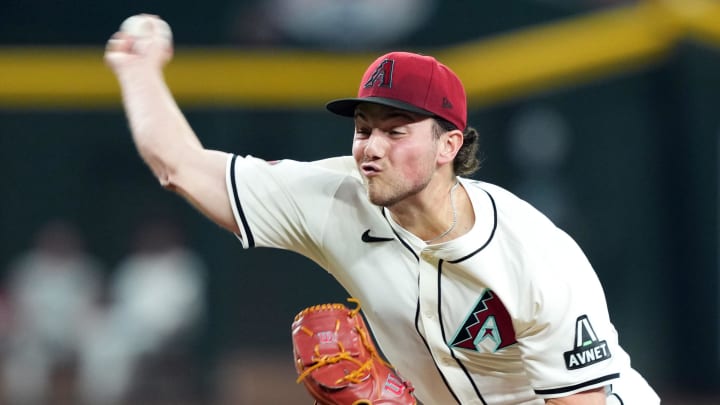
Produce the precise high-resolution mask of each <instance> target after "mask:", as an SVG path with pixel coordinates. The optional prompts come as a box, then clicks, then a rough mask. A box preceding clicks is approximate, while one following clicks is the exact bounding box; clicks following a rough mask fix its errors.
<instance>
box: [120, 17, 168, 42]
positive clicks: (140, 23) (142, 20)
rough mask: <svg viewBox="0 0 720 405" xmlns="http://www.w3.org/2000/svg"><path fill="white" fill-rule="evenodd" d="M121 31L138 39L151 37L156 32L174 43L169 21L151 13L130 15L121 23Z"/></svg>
mask: <svg viewBox="0 0 720 405" xmlns="http://www.w3.org/2000/svg"><path fill="white" fill-rule="evenodd" d="M120 31H121V32H124V33H126V34H128V35H130V36H133V37H135V38H138V39H144V38H150V37H152V36H153V35H155V34H156V35H158V36H159V37H161V38H163V39H165V40H167V41H168V42H170V43H172V30H171V29H170V26H169V25H168V23H166V22H165V21H163V20H161V19H160V18H158V17H156V16H152V15H149V14H138V15H134V16H131V17H128V18H127V19H125V21H123V22H122V24H120Z"/></svg>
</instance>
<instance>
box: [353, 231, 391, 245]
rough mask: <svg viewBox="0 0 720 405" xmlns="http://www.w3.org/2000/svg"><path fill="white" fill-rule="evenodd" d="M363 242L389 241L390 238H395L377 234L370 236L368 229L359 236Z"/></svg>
mask: <svg viewBox="0 0 720 405" xmlns="http://www.w3.org/2000/svg"><path fill="white" fill-rule="evenodd" d="M361 239H362V241H363V242H367V243H374V242H389V241H391V240H395V238H381V237H379V236H372V235H370V230H369V229H368V230H367V231H365V232H363V234H362V237H361Z"/></svg>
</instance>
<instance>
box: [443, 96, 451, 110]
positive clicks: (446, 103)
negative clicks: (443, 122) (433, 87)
mask: <svg viewBox="0 0 720 405" xmlns="http://www.w3.org/2000/svg"><path fill="white" fill-rule="evenodd" d="M442 108H449V109H452V108H453V105H452V103H451V102H450V100H448V98H447V97H443V101H442Z"/></svg>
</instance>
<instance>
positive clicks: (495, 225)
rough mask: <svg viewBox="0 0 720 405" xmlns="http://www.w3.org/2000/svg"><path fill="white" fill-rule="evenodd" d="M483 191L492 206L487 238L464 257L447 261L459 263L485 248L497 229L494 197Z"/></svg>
mask: <svg viewBox="0 0 720 405" xmlns="http://www.w3.org/2000/svg"><path fill="white" fill-rule="evenodd" d="M483 191H485V194H487V196H488V198H490V203H491V204H492V208H493V228H492V231H491V232H490V237H489V238H488V240H487V241H485V243H483V245H482V246H480V247H479V248H477V250H475V251H474V252H472V253H470V254H469V255H466V256H464V257H461V258H459V259H456V260H448V263H460V262H461V261H463V260H466V259H468V258H470V257H472V256H473V255H475V254H476V253H478V252H480V251H481V250H483V249H485V248H486V247H487V245H489V244H490V241H491V240H492V239H493V237H494V236H495V231H496V230H497V226H498V219H497V206H496V205H495V199H494V198H492V195H490V193H488V192H487V191H486V190H483ZM438 285H439V284H438Z"/></svg>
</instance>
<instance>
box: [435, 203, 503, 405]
mask: <svg viewBox="0 0 720 405" xmlns="http://www.w3.org/2000/svg"><path fill="white" fill-rule="evenodd" d="M493 207H494V205H493ZM496 217H497V216H496ZM493 233H495V232H494V230H493ZM489 239H492V236H491V237H490V238H489ZM488 242H489V240H488ZM485 246H487V243H485V244H484V245H483V247H485ZM480 250H482V248H480V249H478V250H477V251H476V252H479V251H480ZM444 262H445V261H444V260H442V259H441V260H440V261H439V262H438V268H437V270H438V271H437V277H438V280H437V283H438V291H437V295H438V297H437V302H438V308H437V312H438V322H439V323H440V332H441V333H442V338H443V342H447V337H446V336H445V326H443V318H442V293H441V291H442V280H441V279H442V265H443V263H444ZM447 348H448V350H450V355H451V356H452V358H453V359H455V362H456V363H457V365H458V366H460V368H461V369H462V371H463V373H465V376H466V377H467V379H468V381H470V384H471V385H472V387H473V390H474V391H475V394H477V396H478V398H479V399H480V401H481V402H482V403H483V405H487V402H485V398H483V396H482V394H481V393H480V390H479V389H478V387H477V385H475V380H473V378H472V375H471V374H470V372H469V371H468V369H467V368H466V367H465V364H463V362H462V361H460V359H458V358H457V356H455V351H454V350H453V348H452V347H451V346H450V345H447Z"/></svg>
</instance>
